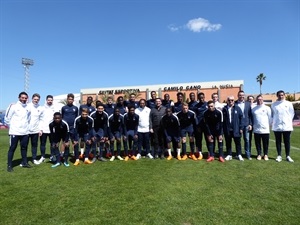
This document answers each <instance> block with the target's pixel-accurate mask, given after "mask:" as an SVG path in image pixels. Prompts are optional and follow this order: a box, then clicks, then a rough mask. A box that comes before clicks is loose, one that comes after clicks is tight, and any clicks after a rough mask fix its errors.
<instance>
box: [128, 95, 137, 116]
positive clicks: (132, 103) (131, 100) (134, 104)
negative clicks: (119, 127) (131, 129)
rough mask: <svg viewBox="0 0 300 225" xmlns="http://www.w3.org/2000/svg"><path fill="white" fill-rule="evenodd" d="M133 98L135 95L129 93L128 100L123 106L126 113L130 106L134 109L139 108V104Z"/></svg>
mask: <svg viewBox="0 0 300 225" xmlns="http://www.w3.org/2000/svg"><path fill="white" fill-rule="evenodd" d="M135 97H136V95H135V94H134V93H131V94H130V95H129V100H128V101H126V103H125V106H126V107H127V112H128V108H129V106H130V105H132V106H134V108H135V109H136V108H138V107H139V102H137V101H135Z"/></svg>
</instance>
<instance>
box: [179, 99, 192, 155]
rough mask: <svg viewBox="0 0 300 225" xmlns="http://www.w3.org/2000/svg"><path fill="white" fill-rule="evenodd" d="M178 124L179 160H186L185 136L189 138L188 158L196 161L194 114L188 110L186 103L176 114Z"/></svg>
mask: <svg viewBox="0 0 300 225" xmlns="http://www.w3.org/2000/svg"><path fill="white" fill-rule="evenodd" d="M176 115H177V117H178V119H179V123H180V135H181V144H182V155H183V157H182V158H181V160H186V159H187V155H186V135H187V134H188V136H189V138H190V150H191V151H190V157H191V158H192V159H193V160H197V158H196V156H195V142H194V141H195V139H194V127H195V126H196V124H197V118H196V114H195V113H194V112H193V111H191V110H189V107H188V104H187V103H185V102H184V103H182V111H180V112H179V113H177V114H176Z"/></svg>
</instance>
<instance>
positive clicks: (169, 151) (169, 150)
mask: <svg viewBox="0 0 300 225" xmlns="http://www.w3.org/2000/svg"><path fill="white" fill-rule="evenodd" d="M167 151H168V154H169V156H171V155H172V154H171V149H170V148H169V149H168V150H167Z"/></svg>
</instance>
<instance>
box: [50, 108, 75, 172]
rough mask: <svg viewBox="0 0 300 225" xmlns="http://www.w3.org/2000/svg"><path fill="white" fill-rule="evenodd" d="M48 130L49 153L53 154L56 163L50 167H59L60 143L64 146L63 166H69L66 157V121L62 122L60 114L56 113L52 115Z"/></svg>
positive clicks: (67, 128)
mask: <svg viewBox="0 0 300 225" xmlns="http://www.w3.org/2000/svg"><path fill="white" fill-rule="evenodd" d="M49 130H50V140H51V152H53V153H54V155H55V158H56V163H55V164H53V165H52V166H51V167H52V168H55V167H57V166H60V161H61V159H60V151H59V144H60V142H61V141H62V142H63V146H64V165H65V166H67V167H68V166H69V163H68V156H69V144H70V142H69V125H68V124H67V122H66V121H64V120H62V116H61V113H60V112H56V113H54V115H53V121H52V122H51V123H50V124H49Z"/></svg>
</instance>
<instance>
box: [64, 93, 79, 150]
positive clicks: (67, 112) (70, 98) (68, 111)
mask: <svg viewBox="0 0 300 225" xmlns="http://www.w3.org/2000/svg"><path fill="white" fill-rule="evenodd" d="M73 102H74V94H68V95H67V105H65V106H63V107H62V108H61V115H62V119H63V120H64V121H66V122H67V124H68V125H69V131H70V139H71V141H72V143H73V144H74V121H75V119H76V117H77V116H78V107H77V106H75V105H73ZM62 151H64V150H63V148H62Z"/></svg>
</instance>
